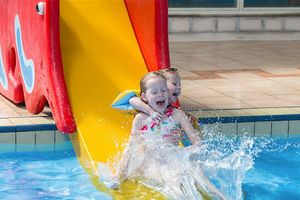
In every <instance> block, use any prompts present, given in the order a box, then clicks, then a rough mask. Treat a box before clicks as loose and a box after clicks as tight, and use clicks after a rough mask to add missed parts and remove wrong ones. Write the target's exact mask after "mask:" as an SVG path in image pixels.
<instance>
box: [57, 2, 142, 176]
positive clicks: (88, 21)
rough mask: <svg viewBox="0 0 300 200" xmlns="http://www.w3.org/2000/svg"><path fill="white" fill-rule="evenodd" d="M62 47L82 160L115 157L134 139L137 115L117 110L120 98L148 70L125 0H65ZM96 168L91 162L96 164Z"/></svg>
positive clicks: (61, 9) (93, 168) (61, 23)
mask: <svg viewBox="0 0 300 200" xmlns="http://www.w3.org/2000/svg"><path fill="white" fill-rule="evenodd" d="M60 15H61V17H60V31H61V33H60V34H61V50H62V58H63V66H64V73H65V79H66V84H67V88H68V92H69V98H70V101H71V106H72V109H73V114H74V118H75V121H76V125H77V133H76V134H74V136H72V141H73V145H74V148H75V150H76V154H77V156H78V158H79V160H80V161H81V162H82V163H83V164H84V165H85V167H90V168H91V169H92V170H93V171H94V172H95V173H97V169H96V166H94V163H93V162H100V161H101V162H106V161H108V160H109V159H110V158H113V157H114V156H115V155H116V153H117V152H118V151H120V150H121V149H120V147H119V146H118V145H117V144H121V143H122V142H124V140H126V139H127V138H128V137H129V134H130V127H131V120H132V116H128V115H124V114H123V113H121V112H119V111H118V110H115V109H113V108H111V103H112V102H113V100H114V99H115V98H116V96H117V95H118V94H119V93H120V92H121V91H124V90H126V89H131V88H138V87H139V80H140V78H141V77H142V76H143V74H145V73H146V72H147V68H146V65H145V62H144V60H143V56H142V54H141V51H140V49H139V46H138V43H137V40H136V38H135V35H134V31H133V29H132V26H131V23H130V19H129V17H128V14H127V11H126V6H125V4H124V1H123V0H113V1H107V0H97V1H96V0H61V1H60ZM90 164H91V166H87V165H90Z"/></svg>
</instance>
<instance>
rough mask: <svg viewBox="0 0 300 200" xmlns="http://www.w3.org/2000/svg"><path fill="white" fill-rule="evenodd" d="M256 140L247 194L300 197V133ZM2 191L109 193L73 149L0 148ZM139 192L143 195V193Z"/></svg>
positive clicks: (5, 194) (24, 194)
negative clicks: (93, 179) (11, 150)
mask: <svg viewBox="0 0 300 200" xmlns="http://www.w3.org/2000/svg"><path fill="white" fill-rule="evenodd" d="M262 141H263V142H262ZM266 141H267V142H266ZM262 144H263V145H262ZM254 145H257V146H256V147H255V148H256V149H261V151H259V152H257V154H256V155H254V166H253V167H252V168H251V169H250V170H249V171H248V172H247V173H246V176H245V179H244V180H243V184H242V190H243V193H244V197H245V199H247V200H252V199H255V200H260V199H264V200H268V199H270V200H271V199H276V200H280V199H288V200H293V199H300V138H291V139H270V138H264V139H255V140H254ZM133 192H134V191H133ZM0 196H1V199H24V200H27V199H28V200H29V199H30V200H32V199H46V200H48V199H49V200H52V199H70V200H71V199H80V200H81V199H83V200H84V199H89V200H90V199H91V200H92V199H101V200H102V199H103V200H106V199H112V197H111V196H110V195H109V194H107V193H105V192H103V191H102V192H101V191H99V190H98V189H96V188H95V186H94V185H93V184H92V183H91V179H90V177H89V175H88V174H87V173H86V172H85V171H84V169H83V168H82V167H81V165H80V163H79V162H78V160H77V158H76V155H75V153H74V151H73V150H64V151H55V152H27V153H2V154H0ZM129 196H130V195H129ZM129 196H128V197H129ZM143 197H144V198H141V199H147V195H146V194H143ZM135 198H136V196H135ZM129 199H130V198H129Z"/></svg>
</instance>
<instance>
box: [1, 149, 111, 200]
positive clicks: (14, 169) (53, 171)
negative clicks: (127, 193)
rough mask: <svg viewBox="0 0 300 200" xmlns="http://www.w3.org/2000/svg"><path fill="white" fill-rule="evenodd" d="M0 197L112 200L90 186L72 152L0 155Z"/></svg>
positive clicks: (51, 199)
mask: <svg viewBox="0 0 300 200" xmlns="http://www.w3.org/2000/svg"><path fill="white" fill-rule="evenodd" d="M0 197H1V199H9V200H17V199H22V200H35V199H43V200H54V199H68V200H73V199H78V200H85V199H86V200H93V199H98V200H99V199H103V200H106V199H111V198H110V197H109V196H107V195H106V194H103V193H101V192H99V191H98V190H97V189H95V187H94V186H93V185H92V184H91V181H90V178H89V175H88V174H87V173H86V172H85V171H84V170H83V168H82V167H81V166H80V163H79V162H78V160H77V158H76V155H75V153H74V151H73V150H67V151H56V152H40V153H37V152H28V153H4V154H3V153H2V154H0Z"/></svg>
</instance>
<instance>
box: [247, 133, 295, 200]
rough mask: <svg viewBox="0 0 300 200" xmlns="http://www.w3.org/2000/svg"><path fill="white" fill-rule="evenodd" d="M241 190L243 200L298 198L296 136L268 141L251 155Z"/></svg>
mask: <svg viewBox="0 0 300 200" xmlns="http://www.w3.org/2000/svg"><path fill="white" fill-rule="evenodd" d="M258 143H259V142H258ZM243 190H244V192H245V193H246V199H247V200H252V199H253V200H254V199H255V200H269V199H270V200H271V199H272V200H273V199H276V200H285V199H288V200H297V199H300V138H290V139H277V140H274V141H270V143H269V144H268V145H267V147H265V148H264V149H263V151H262V152H260V153H259V154H258V156H257V157H256V158H255V165H254V168H252V169H250V170H249V171H248V173H247V175H246V178H245V180H244V181H243Z"/></svg>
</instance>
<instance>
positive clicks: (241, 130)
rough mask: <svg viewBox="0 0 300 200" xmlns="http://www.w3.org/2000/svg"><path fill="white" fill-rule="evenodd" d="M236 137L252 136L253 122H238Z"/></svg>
mask: <svg viewBox="0 0 300 200" xmlns="http://www.w3.org/2000/svg"><path fill="white" fill-rule="evenodd" d="M238 135H240V136H254V122H239V123H238Z"/></svg>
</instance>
